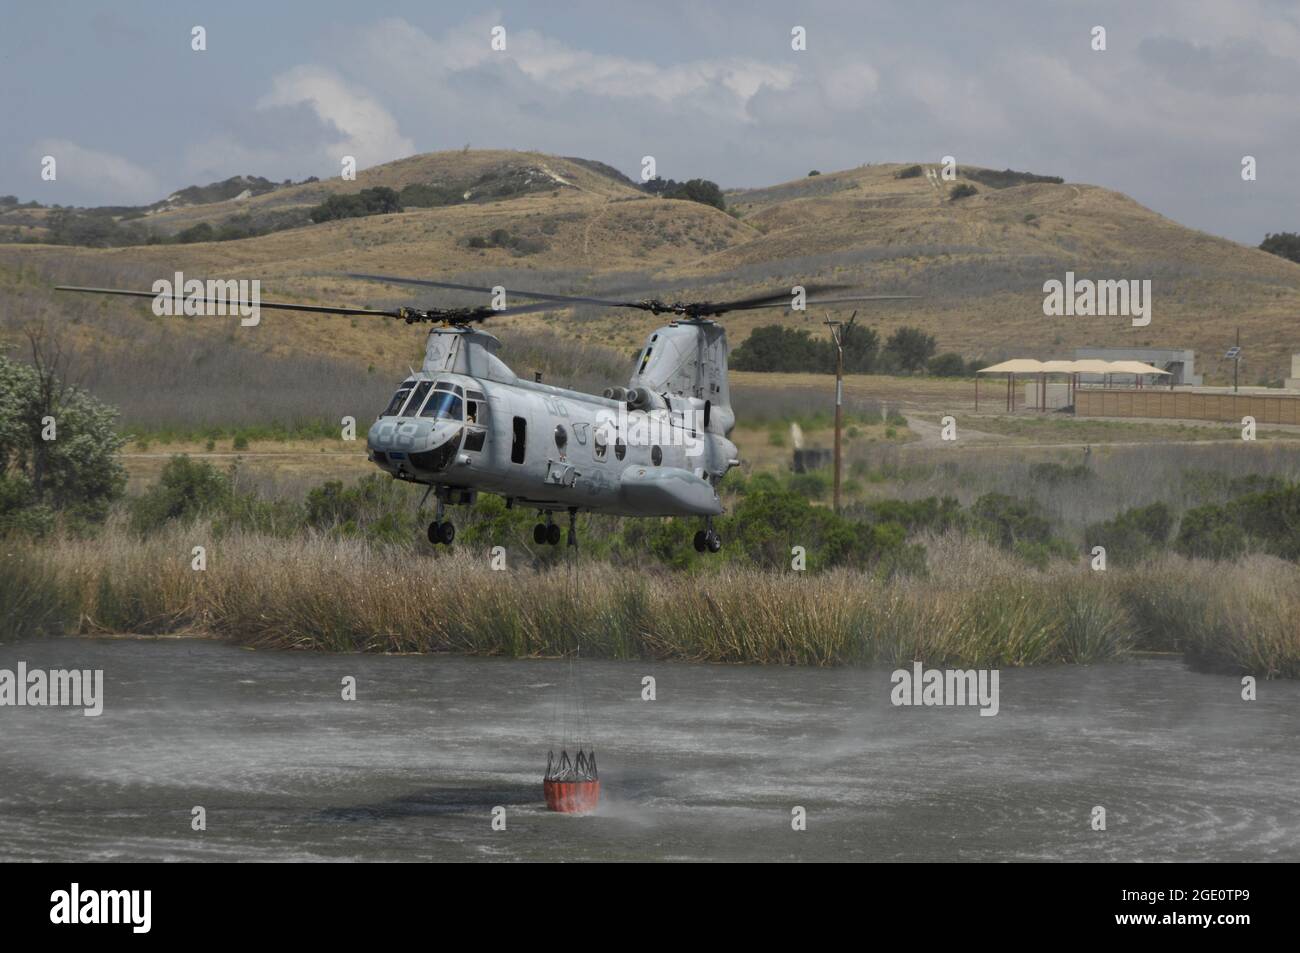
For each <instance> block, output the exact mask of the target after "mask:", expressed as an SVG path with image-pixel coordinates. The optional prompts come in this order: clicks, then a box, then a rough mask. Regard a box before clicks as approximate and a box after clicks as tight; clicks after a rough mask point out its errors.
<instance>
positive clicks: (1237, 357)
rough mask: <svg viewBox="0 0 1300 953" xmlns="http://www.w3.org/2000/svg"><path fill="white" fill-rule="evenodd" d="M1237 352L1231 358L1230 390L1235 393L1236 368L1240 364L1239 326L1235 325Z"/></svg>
mask: <svg viewBox="0 0 1300 953" xmlns="http://www.w3.org/2000/svg"><path fill="white" fill-rule="evenodd" d="M1236 347H1237V352H1236V354H1234V355H1233V358H1232V392H1233V393H1234V394H1235V393H1237V368H1238V367H1240V366H1241V326H1240V325H1238V326H1237V345H1236Z"/></svg>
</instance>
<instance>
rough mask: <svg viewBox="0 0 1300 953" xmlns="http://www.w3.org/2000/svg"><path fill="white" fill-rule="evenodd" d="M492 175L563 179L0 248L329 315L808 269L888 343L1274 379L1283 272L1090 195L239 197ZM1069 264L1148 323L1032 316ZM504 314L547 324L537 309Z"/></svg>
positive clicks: (880, 182) (295, 335) (489, 155)
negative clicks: (357, 274)
mask: <svg viewBox="0 0 1300 953" xmlns="http://www.w3.org/2000/svg"><path fill="white" fill-rule="evenodd" d="M511 164H514V165H516V166H519V167H525V168H532V167H535V166H538V165H546V166H547V167H549V168H551V169H552V170H553V171H555V172H556V173H557V174H559V175H561V177H562V178H564V179H565V180H566V181H567V182H569V183H570V184H569V185H565V186H557V187H556V188H555V189H553V190H547V191H540V192H530V193H527V194H523V195H520V196H518V197H514V198H509V199H504V200H495V201H483V202H479V203H471V204H465V205H456V206H449V207H445V208H433V209H420V210H413V211H409V212H406V213H402V214H395V215H381V216H373V217H370V218H365V219H352V220H346V221H339V222H329V223H325V224H322V225H317V226H311V227H306V228H302V229H294V230H290V231H286V232H280V233H276V234H272V235H267V236H263V237H260V238H253V239H246V240H242V241H237V242H224V243H213V244H197V245H185V246H159V247H140V248H126V249H110V250H93V249H69V248H51V247H40V246H9V247H8V248H7V249H6V251H5V257H6V258H7V259H8V260H9V261H10V262H22V263H28V264H30V263H40V262H44V263H46V264H49V263H62V264H65V265H68V264H71V265H74V266H75V267H76V268H78V269H81V268H100V269H110V270H112V269H116V270H125V269H131V268H135V269H143V270H144V271H146V272H148V273H149V274H151V275H155V276H156V275H161V274H167V275H169V274H170V273H171V272H172V271H173V270H175V269H176V268H181V269H182V270H184V271H186V272H190V273H193V274H208V273H220V274H233V275H243V276H247V277H260V278H261V279H263V283H264V289H263V290H264V294H265V295H266V297H268V298H269V297H270V296H271V294H272V293H274V294H276V295H279V296H281V297H297V298H302V299H305V300H309V301H322V300H337V301H340V302H341V303H365V302H366V301H375V300H377V299H378V298H380V297H382V296H383V295H392V294H394V293H395V292H393V291H391V290H384V289H378V288H375V287H373V286H366V285H363V284H361V283H358V282H349V281H347V280H345V279H339V278H337V277H333V276H336V275H338V274H341V273H344V272H348V271H372V272H381V273H382V272H389V273H396V274H409V275H417V276H418V275H427V276H429V277H438V276H442V277H446V278H454V277H456V276H463V275H466V274H470V273H477V274H484V273H493V274H503V273H507V272H516V273H518V272H524V273H528V274H529V275H531V276H535V277H536V279H537V280H536V281H533V282H531V283H532V284H536V285H542V286H544V285H546V284H547V283H548V280H549V279H548V276H557V275H558V276H565V275H571V274H573V273H574V272H578V273H580V274H581V275H583V276H585V277H588V278H592V277H594V278H600V277H607V276H609V275H612V274H615V273H619V272H627V271H637V272H642V273H644V274H645V275H646V276H647V278H649V279H651V281H650V283H649V285H648V286H647V287H644V288H641V289H639V290H642V291H653V290H656V289H663V290H665V291H667V292H677V291H679V290H682V291H687V290H689V291H694V292H695V293H698V294H702V295H704V296H706V297H713V298H717V297H722V296H725V295H727V294H728V293H732V292H735V293H746V292H751V291H754V290H757V289H759V288H769V287H772V286H777V287H780V286H783V285H786V284H787V283H803V282H807V281H812V280H815V279H817V278H821V279H823V280H827V279H829V280H834V281H843V282H847V283H851V284H855V285H858V286H860V287H863V288H867V289H871V290H875V291H880V292H886V291H897V292H906V293H912V294H918V295H922V296H923V297H921V298H920V299H919V300H916V301H896V302H879V303H876V304H871V305H866V306H864V308H863V309H862V313H861V314H860V315H859V320H861V321H863V322H865V323H867V324H874V325H877V326H878V327H880V329H881V330H883V331H886V332H887V331H888V330H890V329H892V328H893V327H896V326H898V325H900V324H911V325H915V326H918V327H920V328H922V329H923V330H925V331H926V332H927V333H931V334H934V335H935V336H936V337H937V339H938V342H939V346H940V349H941V350H956V351H960V352H962V353H964V354H965V355H966V356H967V357H984V358H986V359H989V360H997V359H1000V358H1002V357H1006V356H1011V355H1012V354H1017V355H1023V356H1033V357H1040V358H1046V357H1062V356H1069V354H1070V352H1071V350H1072V349H1073V348H1074V347H1077V346H1083V345H1117V346H1119V345H1128V346H1147V345H1151V346H1162V345H1163V346H1174V345H1177V346H1180V347H1191V348H1194V349H1196V350H1197V351H1198V353H1200V354H1202V355H1204V356H1205V358H1206V361H1207V362H1208V364H1207V366H1205V367H1204V368H1203V370H1205V371H1207V372H1208V373H1209V374H1210V375H1211V377H1215V375H1217V379H1220V380H1222V379H1223V375H1224V374H1225V373H1229V372H1230V370H1231V368H1230V367H1229V366H1228V365H1226V364H1224V363H1223V362H1221V361H1219V360H1218V355H1220V354H1221V353H1222V350H1223V328H1224V327H1235V326H1238V325H1239V326H1240V327H1241V328H1242V330H1243V332H1244V333H1245V334H1246V335H1247V337H1248V339H1249V340H1251V341H1253V342H1256V343H1255V344H1254V345H1252V347H1253V350H1252V352H1251V353H1252V355H1253V357H1252V360H1253V361H1254V362H1255V363H1254V364H1252V367H1253V368H1254V370H1253V371H1252V374H1259V375H1266V376H1268V377H1270V378H1276V377H1281V376H1284V374H1285V372H1286V367H1287V360H1288V358H1289V351H1290V347H1291V336H1290V331H1291V328H1292V325H1293V321H1294V314H1295V313H1296V310H1297V308H1298V307H1300V290H1297V285H1296V281H1295V278H1296V275H1297V274H1300V272H1297V266H1296V265H1295V264H1293V263H1290V262H1287V261H1285V260H1283V259H1280V258H1278V257H1276V256H1273V255H1269V254H1267V253H1265V252H1262V251H1259V250H1258V249H1254V248H1248V247H1246V246H1243V245H1238V244H1236V243H1234V242H1229V241H1226V240H1223V239H1219V238H1214V237H1212V236H1209V235H1205V234H1203V233H1199V232H1195V231H1193V230H1191V229H1187V228H1184V227H1182V226H1180V225H1178V224H1177V223H1175V222H1172V221H1170V220H1169V219H1166V218H1164V217H1162V216H1160V215H1157V214H1155V213H1154V212H1152V211H1150V210H1149V209H1145V208H1143V207H1142V206H1140V205H1138V204H1137V203H1135V202H1133V201H1132V200H1130V199H1128V198H1127V197H1125V196H1123V195H1120V194H1117V193H1115V192H1111V191H1108V190H1106V189H1103V188H1098V187H1096V186H1089V185H1072V184H1065V185H1050V184H1035V185H1026V186H1019V187H1015V188H1008V189H1003V190H992V189H988V188H986V187H983V186H980V194H978V195H976V196H974V197H972V198H970V199H968V200H966V201H964V202H961V203H957V204H953V203H950V202H947V201H945V200H944V198H943V197H942V195H940V194H939V193H937V192H936V191H935V189H934V188H933V186H932V185H931V184H930V183H929V181H928V180H926V179H925V178H924V177H921V178H915V179H906V180H898V179H895V178H894V175H893V174H894V172H895V171H896V170H897V168H898V166H897V165H881V166H866V167H862V168H858V169H850V170H845V171H842V172H838V173H833V174H827V175H824V176H819V177H817V179H818V181H816V182H815V183H808V182H804V181H797V182H793V183H786V184H785V185H781V186H775V187H773V188H771V189H763V190H753V191H748V192H744V193H735V194H733V195H732V196H731V197H730V201H731V202H732V204H733V207H734V208H735V209H737V210H738V211H739V212H740V215H741V217H740V219H739V220H737V219H736V218H734V217H732V216H729V215H727V214H724V213H722V212H719V211H717V210H716V209H712V208H708V207H706V206H702V205H700V204H698V203H693V202H683V201H669V200H662V199H652V198H648V197H645V196H643V195H641V194H640V193H638V192H637V191H636V190H635V189H633V188H631V187H630V186H628V185H627V184H625V183H620V182H618V181H617V180H615V179H612V178H609V177H606V176H603V175H600V174H598V173H596V172H594V171H592V170H591V169H588V168H585V167H583V166H581V165H579V164H577V163H573V162H570V161H568V160H565V159H562V158H558V157H554V156H541V155H537V154H532V153H510V152H470V153H464V154H462V153H438V154H434V155H429V156H417V157H413V158H411V159H406V160H401V161H400V162H396V163H391V164H388V165H385V166H380V167H376V168H373V169H368V170H366V171H365V172H363V173H361V174H360V175H359V176H358V178H357V181H356V182H349V183H343V182H340V181H338V180H330V181H326V182H321V183H315V184H312V185H304V186H296V187H293V188H291V189H285V190H281V191H277V192H273V193H269V194H268V195H266V196H258V197H254V198H253V199H250V200H249V201H248V203H246V204H247V207H251V208H259V207H261V206H262V205H267V206H272V205H274V206H276V207H280V206H284V205H286V204H294V203H297V204H299V205H307V204H315V203H316V202H319V201H320V200H321V198H322V197H323V196H324V195H326V194H328V193H331V192H339V191H355V190H357V189H360V188H363V187H368V186H373V185H389V186H393V187H401V186H402V185H405V184H408V183H411V182H421V181H425V182H427V181H447V182H451V181H456V182H459V181H462V180H467V179H473V178H474V177H475V176H477V175H479V174H482V172H483V171H484V170H489V169H494V168H501V167H504V166H509V165H511ZM243 207H245V206H243V205H240V204H238V203H219V204H218V205H214V206H205V207H202V208H199V209H188V210H182V211H178V212H175V213H165V215H164V216H162V217H160V218H159V222H160V223H163V221H164V219H167V217H168V216H170V217H172V218H175V222H172V223H171V224H173V225H175V226H177V227H179V226H182V225H187V224H193V222H194V221H197V220H200V219H204V218H205V217H206V218H207V219H210V220H214V221H221V220H223V219H224V218H226V217H228V216H229V215H230V214H232V212H234V211H236V210H238V209H239V208H243ZM167 220H168V221H170V219H167ZM494 228H504V229H507V230H508V231H510V232H511V233H512V234H518V235H521V236H525V237H529V238H537V239H538V240H540V241H542V242H543V244H544V245H545V248H544V250H542V251H540V252H538V253H537V254H533V255H528V256H524V257H519V256H516V255H515V254H513V253H512V252H511V251H509V250H507V249H473V248H470V247H468V245H467V240H468V239H469V238H470V237H473V236H476V235H483V234H486V233H487V232H490V231H491V230H492V229H494ZM431 262H434V263H436V265H431V264H430V263H431ZM1067 270H1070V271H1074V272H1075V273H1076V274H1078V275H1080V276H1081V277H1088V276H1091V277H1109V278H1117V279H1118V278H1150V279H1151V280H1152V282H1153V294H1154V296H1155V297H1154V311H1153V318H1152V324H1151V326H1150V327H1149V328H1134V327H1132V326H1131V324H1130V323H1129V322H1128V320H1127V319H1123V318H1109V319H1107V318H1098V319H1070V320H1067V319H1050V318H1045V317H1044V316H1043V313H1042V298H1043V295H1042V290H1041V289H1042V284H1043V282H1044V280H1046V279H1047V278H1049V277H1057V278H1060V277H1062V276H1063V275H1064V273H1065V271H1067ZM490 283H492V282H489V284H490ZM519 284H520V286H523V287H526V285H524V283H523V282H522V281H520V282H519ZM403 300H412V299H403ZM422 300H424V302H425V303H429V299H428V298H425V299H422ZM141 307H143V305H142V306H141ZM812 317H815V318H817V319H820V318H821V317H822V315H821V314H820V313H818V314H815V315H812V316H811V317H810V322H811V318H812ZM775 320H780V321H787V322H795V321H799V320H801V319H800V318H796V317H793V316H786V317H782V316H780V314H779V313H774V312H753V313H749V314H736V315H732V316H730V317H729V318H728V321H727V325H728V328H729V330H730V332H731V338H732V341H733V344H734V343H739V342H740V341H742V340H743V339H744V337H745V336H746V335H747V334H748V333H749V332H750V331H751V330H752V329H753V328H754V327H757V326H758V325H761V324H769V323H771V322H772V321H775ZM658 323H659V321H658V319H655V318H653V317H651V316H647V315H643V314H639V313H631V314H624V313H610V314H606V315H604V316H603V318H601V319H600V321H599V322H597V323H586V322H577V321H574V320H571V319H570V318H568V317H563V318H560V319H558V320H556V321H554V322H552V326H553V327H554V328H555V329H556V330H558V331H561V332H563V333H567V334H569V335H571V336H577V335H579V334H582V335H590V334H591V333H593V332H595V331H599V332H601V333H602V335H603V337H604V338H605V339H606V340H607V341H609V342H611V343H613V344H614V345H615V346H616V347H617V348H618V349H619V350H623V349H625V348H628V347H631V346H633V345H635V344H637V343H639V342H640V341H641V340H642V339H643V337H644V335H645V334H646V333H647V332H648V331H649V330H650V329H652V328H654V327H656V326H657V325H658ZM503 324H504V325H505V326H507V327H532V328H537V327H543V326H546V322H545V321H544V319H541V318H537V317H523V318H518V319H509V320H508V322H503ZM406 330H408V331H409V329H406ZM400 333H401V332H400V331H399V330H398V329H395V328H390V329H387V330H386V331H384V332H381V333H377V334H374V333H366V332H361V331H358V330H356V329H354V328H352V327H351V326H350V325H349V322H347V321H346V319H344V320H341V321H336V320H333V319H330V318H319V319H316V318H304V317H293V318H292V319H290V320H284V319H280V320H277V321H274V322H271V321H268V322H267V325H266V327H265V328H263V329H262V330H261V331H260V332H259V334H260V338H261V340H262V341H264V342H266V343H267V344H268V345H269V346H270V347H271V348H272V349H281V348H283V349H288V350H296V351H299V352H306V353H315V354H319V353H320V352H321V351H322V350H323V349H324V348H323V347H322V343H321V342H322V341H328V342H329V343H328V348H329V350H330V351H331V352H334V353H338V354H340V355H342V356H344V357H345V358H346V359H349V360H353V361H355V362H357V363H360V364H362V366H365V365H367V364H369V363H371V362H377V363H378V362H381V361H382V362H388V363H389V364H390V365H391V363H392V362H393V361H395V360H396V359H397V358H398V356H399V354H400V353H401V352H402V350H403V349H402V348H401V347H400V346H399V345H398V342H399V341H401V340H409V338H401V337H400ZM407 350H409V347H408V348H407Z"/></svg>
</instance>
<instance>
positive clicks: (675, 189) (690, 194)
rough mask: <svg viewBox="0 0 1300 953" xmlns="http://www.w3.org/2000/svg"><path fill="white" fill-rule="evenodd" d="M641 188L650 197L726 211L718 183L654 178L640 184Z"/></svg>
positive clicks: (703, 180)
mask: <svg viewBox="0 0 1300 953" xmlns="http://www.w3.org/2000/svg"><path fill="white" fill-rule="evenodd" d="M641 188H642V190H643V191H646V192H649V193H650V194H651V195H658V196H662V197H663V198H666V199H687V200H688V201H691V202H701V203H703V204H704V205H712V206H713V207H714V208H716V209H718V210H720V211H723V212H725V211H726V210H727V202H726V199H724V198H723V196H722V189H721V188H719V187H718V183H716V182H710V181H709V180H708V179H691V180H690V181H688V182H674V181H673V180H672V179H661V178H659V177H658V176H655V177H654V178H653V179H650V180H649V181H647V182H644V183H642V185H641Z"/></svg>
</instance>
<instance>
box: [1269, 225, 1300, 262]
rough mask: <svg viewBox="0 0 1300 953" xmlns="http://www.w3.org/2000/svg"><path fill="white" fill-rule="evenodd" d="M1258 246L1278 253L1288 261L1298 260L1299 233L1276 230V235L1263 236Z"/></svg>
mask: <svg viewBox="0 0 1300 953" xmlns="http://www.w3.org/2000/svg"><path fill="white" fill-rule="evenodd" d="M1259 247H1260V248H1261V249H1262V250H1263V251H1266V252H1270V253H1271V254H1274V255H1279V256H1281V257H1282V258H1286V259H1289V260H1290V261H1294V262H1300V235H1297V234H1296V233H1295V232H1278V233H1277V234H1276V235H1273V234H1269V235H1266V236H1264V240H1263V241H1262V242H1260V243H1259Z"/></svg>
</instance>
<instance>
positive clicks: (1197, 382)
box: [1074, 347, 1205, 387]
mask: <svg viewBox="0 0 1300 953" xmlns="http://www.w3.org/2000/svg"><path fill="white" fill-rule="evenodd" d="M1090 358H1095V359H1098V360H1102V361H1141V362H1142V363H1143V364H1150V365H1151V366H1152V367H1158V368H1160V369H1161V370H1162V371H1163V370H1167V371H1169V372H1170V373H1172V374H1173V375H1174V377H1173V380H1172V383H1174V384H1190V385H1191V386H1193V387H1200V386H1201V384H1203V383H1205V378H1204V377H1203V376H1202V375H1200V374H1197V373H1196V352H1195V351H1188V350H1183V349H1180V348H1170V347H1077V348H1075V349H1074V359H1075V360H1076V361H1083V360H1088V359H1090ZM1170 365H1172V366H1170ZM1081 379H1082V380H1084V381H1086V382H1087V383H1090V384H1095V383H1098V382H1100V381H1101V380H1102V377H1101V376H1100V375H1098V374H1084V375H1082V376H1081ZM1160 380H1161V381H1163V382H1164V383H1166V384H1168V383H1171V381H1170V379H1169V378H1168V377H1162V378H1160Z"/></svg>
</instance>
